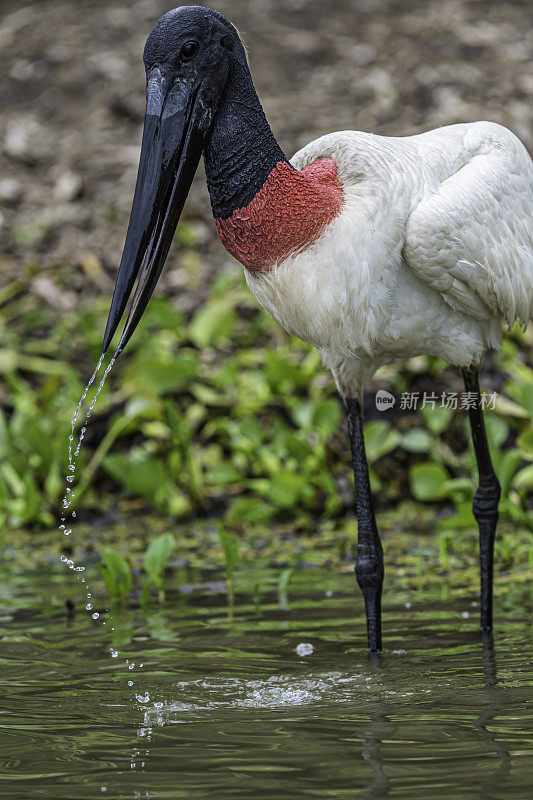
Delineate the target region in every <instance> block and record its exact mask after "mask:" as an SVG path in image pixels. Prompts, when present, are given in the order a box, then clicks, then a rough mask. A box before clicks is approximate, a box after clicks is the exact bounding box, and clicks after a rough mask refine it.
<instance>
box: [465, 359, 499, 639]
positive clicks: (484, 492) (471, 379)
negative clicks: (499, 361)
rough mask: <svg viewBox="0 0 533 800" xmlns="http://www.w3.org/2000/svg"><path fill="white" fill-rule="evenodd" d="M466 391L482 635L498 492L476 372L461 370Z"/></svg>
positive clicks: (488, 607) (488, 626) (487, 625)
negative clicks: (474, 483) (471, 401)
mask: <svg viewBox="0 0 533 800" xmlns="http://www.w3.org/2000/svg"><path fill="white" fill-rule="evenodd" d="M463 379H464V382H465V389H466V390H467V392H469V394H470V395H471V396H472V397H473V398H474V399H475V403H474V404H473V405H472V406H470V408H469V409H468V415H469V417H470V428H471V430H472V441H473V442H474V451H475V453H476V461H477V468H478V474H479V486H478V489H477V492H476V494H475V497H474V503H473V506H472V510H473V512H474V517H475V518H476V521H477V524H478V528H479V565H480V578H481V597H480V606H481V632H482V633H490V631H491V630H492V583H493V571H494V537H495V535H496V525H497V523H498V503H499V501H500V494H501V488H500V483H499V481H498V478H497V477H496V473H495V472H494V467H493V466H492V460H491V457H490V451H489V445H488V442H487V435H486V433H485V423H484V420H483V409H482V407H481V394H480V390H479V374H478V371H477V370H467V369H464V370H463Z"/></svg>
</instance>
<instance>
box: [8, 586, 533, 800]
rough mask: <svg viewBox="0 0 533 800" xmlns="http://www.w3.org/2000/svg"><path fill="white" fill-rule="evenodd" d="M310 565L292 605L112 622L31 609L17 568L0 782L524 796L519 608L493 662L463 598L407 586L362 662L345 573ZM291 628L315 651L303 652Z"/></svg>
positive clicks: (58, 791)
mask: <svg viewBox="0 0 533 800" xmlns="http://www.w3.org/2000/svg"><path fill="white" fill-rule="evenodd" d="M311 577H312V581H311ZM311 577H310V578H309V584H310V585H309V584H307V583H305V580H306V579H307V575H306V574H304V575H303V578H302V582H301V584H298V583H297V582H295V585H294V589H293V597H291V600H292V601H293V602H292V603H291V609H292V610H280V608H279V606H278V605H277V603H276V604H274V603H273V604H272V605H271V606H269V605H266V604H265V605H264V606H263V608H262V616H261V617H260V618H259V619H258V618H257V616H256V613H255V610H254V609H253V607H252V606H251V605H250V606H249V607H246V606H245V607H241V608H240V609H239V608H237V614H236V617H235V620H234V623H233V625H232V626H231V627H229V626H228V623H227V620H226V615H225V608H224V607H222V606H219V605H218V603H216V602H215V598H213V597H212V596H211V597H209V596H203V597H198V596H196V597H193V598H191V599H190V600H188V601H187V602H188V603H189V605H188V606H186V607H185V606H184V605H183V603H182V604H181V606H180V608H179V609H178V608H167V609H158V610H157V611H155V610H152V611H150V612H149V613H148V614H147V615H146V616H145V615H144V614H142V613H141V612H140V611H127V612H122V613H117V614H115V615H114V617H113V619H112V620H111V619H108V623H109V624H108V625H107V626H106V627H105V628H98V627H94V626H91V625H88V624H87V620H86V619H85V618H83V617H82V618H78V617H76V618H75V619H74V620H71V621H70V622H69V623H68V628H67V627H66V620H65V617H64V615H58V616H57V617H56V616H52V617H48V618H47V617H45V616H43V614H42V611H41V610H40V609H35V608H34V609H33V610H32V609H31V607H30V606H31V603H32V602H34V601H33V598H34V597H39V596H45V591H46V592H48V593H49V592H50V585H49V583H48V584H47V585H46V586H45V587H43V588H42V589H41V588H39V586H38V585H36V584H35V583H33V584H31V583H28V581H29V579H28V576H24V579H23V580H24V581H25V582H26V583H25V584H23V585H20V586H19V587H18V590H19V594H18V597H23V596H24V594H25V593H26V596H27V597H28V598H30V597H31V598H32V599H31V600H28V603H29V604H30V605H29V606H28V609H27V610H24V611H23V610H21V611H20V612H17V613H16V614H15V616H14V618H12V617H13V614H12V613H11V615H10V616H8V615H6V621H5V622H4V628H3V630H2V631H1V633H2V636H3V641H4V648H3V650H2V651H1V655H0V685H1V689H2V697H3V701H2V702H3V706H4V708H3V714H2V719H3V722H2V723H0V724H1V726H2V730H1V736H2V756H3V767H2V771H1V772H0V781H1V782H2V783H3V784H7V785H6V786H5V789H4V787H3V786H1V787H0V794H2V796H6V797H9V800H27V798H28V797H30V796H31V797H34V796H35V797H36V796H38V797H44V798H49V800H72V798H73V797H76V800H85V798H87V800H89V798H90V800H94V798H95V797H100V796H107V797H113V798H135V797H138V798H149V797H159V796H161V797H172V798H174V797H176V798H177V797H179V798H180V800H182V799H183V800H196V798H201V797H231V798H236V800H263V798H265V799H267V798H268V799H270V798H280V797H281V798H283V800H297V799H298V798H300V797H302V796H303V797H326V796H327V797H328V798H339V799H341V798H342V800H349V799H350V798H352V797H353V798H360V797H366V798H380V797H386V796H388V795H391V796H392V795H394V796H398V797H405V798H410V800H411V799H413V800H428V798H432V800H433V798H443V799H444V798H446V800H449V798H450V797H459V796H461V797H463V796H464V797H483V796H490V797H493V798H503V797H505V798H506V800H507V798H508V799H509V800H523V798H524V797H527V796H528V793H529V792H528V787H529V783H530V764H531V762H532V761H533V745H532V743H531V738H530V730H531V726H532V722H533V719H532V713H531V711H530V708H529V707H528V700H529V699H530V684H531V677H532V676H531V662H532V659H531V656H532V655H533V652H532V650H533V648H532V646H531V641H530V638H529V630H528V627H527V621H523V622H522V621H521V620H520V614H519V613H516V614H514V613H513V614H510V615H509V616H508V617H507V619H505V620H502V629H503V630H505V635H504V636H503V635H502V636H501V637H500V638H499V639H498V640H497V653H498V670H497V668H496V656H495V654H494V647H493V643H492V640H487V641H486V642H485V643H484V644H483V646H482V644H481V643H480V641H479V640H478V638H477V637H476V636H475V634H474V633H473V632H472V630H471V626H470V625H467V624H466V623H464V624H463V623H461V621H460V620H461V619H462V613H463V611H464V606H463V605H462V604H461V603H460V602H456V603H454V602H453V599H448V600H446V602H445V603H444V604H440V602H439V601H438V600H437V599H435V598H434V597H433V598H426V599H425V600H424V602H423V603H418V602H417V603H414V604H413V608H412V609H411V610H410V613H409V615H406V614H405V613H404V612H405V608H404V603H405V598H404V597H403V598H402V601H401V603H398V606H397V607H392V608H389V609H388V614H387V618H388V630H389V636H390V642H391V644H390V649H388V650H386V651H385V653H384V654H383V655H382V656H381V658H380V659H378V660H377V662H376V663H372V662H370V661H369V659H368V658H367V656H366V653H365V651H364V646H365V620H364V615H362V614H361V616H360V617H358V618H357V620H356V621H355V623H354V620H353V606H354V601H353V584H352V579H351V576H347V577H346V579H345V576H339V579H338V587H336V590H335V594H334V597H333V598H331V599H326V600H319V597H320V596H322V597H324V592H323V591H322V587H321V586H320V576H319V575H318V573H317V572H316V571H313V573H312V576H311ZM1 578H2V576H1V575H0V586H3V587H4V590H3V591H4V592H5V587H6V585H7V583H6V582H5V581H4V582H3V583H2V581H1ZM327 579H328V586H330V585H331V574H328V575H327ZM25 587H26V588H25ZM0 592H1V590H0ZM8 605H9V607H10V609H12V608H13V606H14V601H13V599H12V598H11V599H10V602H9V604H8ZM361 612H362V609H361ZM1 614H2V610H1V607H0V615H1ZM435 620H437V622H435ZM504 623H505V628H504V627H503V626H504ZM0 624H2V623H0ZM112 627H113V628H114V630H113V631H111V628H112ZM301 642H308V643H310V644H312V646H313V652H312V653H311V652H310V651H309V655H307V656H305V657H301V656H299V655H298V653H297V652H296V648H297V645H298V644H299V643H301ZM398 642H401V645H402V649H401V650H400V649H394V648H395V645H396V643H398ZM110 646H112V647H113V648H114V649H116V650H120V657H117V658H116V659H113V658H110V657H109V647H110ZM126 662H129V664H131V663H136V664H140V663H144V664H145V667H144V670H143V672H141V673H136V670H133V672H132V671H131V670H129V669H128V664H127V663H126ZM502 665H503V666H502ZM102 787H103V788H102ZM2 789H3V792H2V791H1V790H2Z"/></svg>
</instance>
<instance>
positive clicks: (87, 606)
mask: <svg viewBox="0 0 533 800" xmlns="http://www.w3.org/2000/svg"><path fill="white" fill-rule="evenodd" d="M92 607H93V606H92V603H87V605H86V606H85V610H86V611H92Z"/></svg>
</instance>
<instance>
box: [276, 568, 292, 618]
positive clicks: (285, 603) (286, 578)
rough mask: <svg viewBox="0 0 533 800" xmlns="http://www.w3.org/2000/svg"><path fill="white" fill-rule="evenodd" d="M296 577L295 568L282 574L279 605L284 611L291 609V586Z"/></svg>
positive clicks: (280, 577) (279, 582) (279, 580)
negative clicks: (292, 579) (293, 577)
mask: <svg viewBox="0 0 533 800" xmlns="http://www.w3.org/2000/svg"><path fill="white" fill-rule="evenodd" d="M293 575H294V567H287V569H284V570H283V572H282V573H281V574H280V576H279V579H278V598H279V605H280V608H282V609H283V610H284V611H288V609H289V584H290V582H291V578H292V576H293Z"/></svg>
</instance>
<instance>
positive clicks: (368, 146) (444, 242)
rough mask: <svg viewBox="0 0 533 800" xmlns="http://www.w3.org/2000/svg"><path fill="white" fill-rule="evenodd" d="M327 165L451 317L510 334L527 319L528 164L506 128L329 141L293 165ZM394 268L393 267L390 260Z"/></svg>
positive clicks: (532, 218) (531, 230) (532, 261)
mask: <svg viewBox="0 0 533 800" xmlns="http://www.w3.org/2000/svg"><path fill="white" fill-rule="evenodd" d="M324 157H330V158H333V159H334V160H335V163H336V164H337V168H338V174H339V180H340V181H341V183H342V185H343V187H344V188H345V192H347V194H348V196H349V197H350V198H355V199H356V200H357V199H359V200H360V203H361V206H362V207H363V208H364V210H365V211H366V213H367V215H368V217H369V224H371V225H372V226H373V227H374V229H375V233H376V240H378V239H380V238H381V239H382V238H383V235H385V238H387V239H390V241H391V242H394V243H395V247H396V246H397V240H398V236H400V237H401V238H402V240H403V242H402V255H403V259H404V262H405V263H406V264H407V265H408V266H409V268H410V269H411V270H413V272H414V273H415V274H416V276H417V277H418V278H419V279H420V280H421V281H423V282H424V283H425V284H427V285H428V286H430V287H431V288H432V289H434V290H435V291H436V292H438V293H439V294H440V295H441V296H442V297H443V299H444V300H445V301H446V303H448V304H449V305H450V306H451V307H452V308H454V309H456V310H458V311H460V312H462V313H465V314H466V315H468V316H470V317H473V318H475V319H480V320H483V319H488V318H499V319H502V320H503V321H505V322H507V323H508V324H509V325H512V324H513V322H514V321H515V319H516V318H517V317H519V318H520V319H521V320H522V321H523V322H526V321H527V320H529V319H530V318H531V317H532V316H533V162H532V161H531V158H530V156H529V154H528V153H527V151H526V149H525V147H524V146H523V145H522V143H521V142H520V141H519V139H518V138H517V137H516V136H514V134H512V133H511V132H510V131H509V130H507V129H506V128H504V127H502V126H500V125H497V124H495V123H491V122H475V123H468V124H459V125H450V126H446V127H443V128H438V129H436V130H433V131H429V132H427V133H422V134H418V135H415V136H407V137H384V136H376V135H374V134H368V133H361V132H358V131H342V132H339V133H333V134H328V135H326V136H323V137H321V138H320V139H317V140H315V141H314V142H311V143H310V144H309V145H308V146H307V147H305V148H303V149H302V150H300V151H299V152H298V153H297V154H296V155H295V156H294V158H293V159H292V163H293V165H294V166H296V167H297V168H298V169H301V168H303V167H304V166H306V165H307V164H309V163H311V162H312V161H314V160H315V159H317V158H324ZM391 260H392V259H391Z"/></svg>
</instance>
